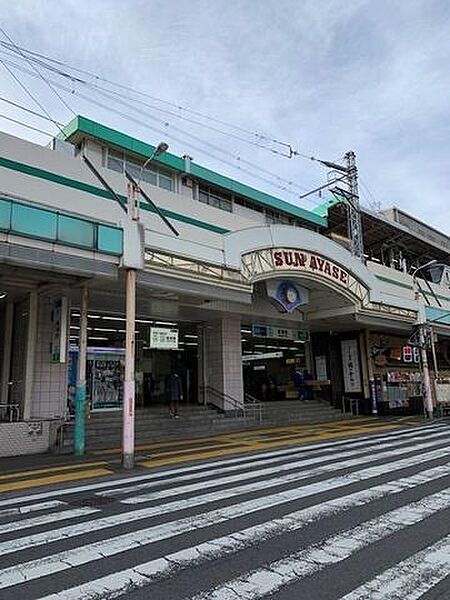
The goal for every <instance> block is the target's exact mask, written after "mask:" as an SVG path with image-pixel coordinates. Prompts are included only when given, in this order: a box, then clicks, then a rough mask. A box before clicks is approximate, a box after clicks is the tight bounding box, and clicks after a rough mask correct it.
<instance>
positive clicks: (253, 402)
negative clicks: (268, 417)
mask: <svg viewBox="0 0 450 600" xmlns="http://www.w3.org/2000/svg"><path fill="white" fill-rule="evenodd" d="M245 402H246V404H247V407H248V408H249V409H250V410H253V415H254V416H255V414H257V415H258V419H259V422H260V423H262V421H263V405H262V402H261V401H260V400H258V399H257V398H255V397H254V396H252V395H251V394H247V393H246V394H245Z"/></svg>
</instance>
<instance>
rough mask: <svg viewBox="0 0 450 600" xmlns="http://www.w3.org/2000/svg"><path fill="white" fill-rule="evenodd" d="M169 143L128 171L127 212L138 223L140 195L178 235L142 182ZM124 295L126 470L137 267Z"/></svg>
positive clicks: (130, 460)
mask: <svg viewBox="0 0 450 600" xmlns="http://www.w3.org/2000/svg"><path fill="white" fill-rule="evenodd" d="M168 148H169V146H168V144H166V143H165V142H161V143H159V144H158V146H157V147H156V148H155V150H154V151H153V153H152V154H151V155H150V156H149V157H148V158H147V160H146V161H145V162H144V163H143V165H142V167H141V170H140V172H139V179H138V181H137V182H136V181H135V180H134V179H133V177H132V176H131V175H130V174H129V173H128V171H125V175H126V177H127V179H128V181H129V183H128V188H127V191H128V203H127V214H128V218H129V219H130V220H131V221H134V222H135V223H136V224H139V210H138V205H137V202H136V194H137V193H139V194H141V195H142V196H143V197H144V198H145V200H147V202H149V203H150V204H151V205H152V206H153V207H154V208H155V210H156V212H157V213H158V215H159V216H160V217H161V218H162V219H163V220H164V222H165V223H166V224H167V225H168V226H169V227H170V228H171V230H172V231H174V232H175V234H176V235H178V232H177V231H176V229H175V228H174V227H173V226H172V225H171V223H169V222H168V220H167V219H166V217H165V216H164V215H163V213H161V211H160V210H159V208H158V207H157V206H156V205H155V203H154V202H153V201H152V200H151V199H150V198H149V197H148V196H147V194H146V193H145V192H144V191H143V190H142V189H141V186H140V183H141V179H142V174H143V171H144V169H145V167H146V166H147V165H148V164H149V163H150V162H151V161H152V160H153V159H154V158H155V157H157V156H160V155H161V154H163V153H164V152H166V151H167V150H168ZM125 294H126V296H125V297H126V315H125V316H126V323H125V381H124V397H123V413H122V418H123V429H122V465H123V467H124V468H125V469H132V468H133V467H134V422H135V345H136V334H135V328H136V269H135V268H127V269H126V272H125Z"/></svg>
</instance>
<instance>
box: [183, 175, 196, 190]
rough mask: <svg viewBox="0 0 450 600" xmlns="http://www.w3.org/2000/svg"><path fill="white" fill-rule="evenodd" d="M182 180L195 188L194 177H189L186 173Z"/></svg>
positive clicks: (184, 183)
mask: <svg viewBox="0 0 450 600" xmlns="http://www.w3.org/2000/svg"><path fill="white" fill-rule="evenodd" d="M181 182H182V184H183V185H185V186H186V187H188V188H193V187H194V180H193V179H192V177H189V176H187V175H184V176H183V177H182V179H181Z"/></svg>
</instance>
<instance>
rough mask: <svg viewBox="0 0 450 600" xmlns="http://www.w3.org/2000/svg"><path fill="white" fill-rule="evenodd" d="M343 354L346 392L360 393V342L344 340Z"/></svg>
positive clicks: (342, 345) (342, 343) (342, 344)
mask: <svg viewBox="0 0 450 600" xmlns="http://www.w3.org/2000/svg"><path fill="white" fill-rule="evenodd" d="M341 352H342V370H343V374H344V391H345V392H346V393H350V394H355V393H359V392H361V391H362V390H361V370H360V363H359V350H358V340H342V341H341Z"/></svg>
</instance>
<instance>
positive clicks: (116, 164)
mask: <svg viewBox="0 0 450 600" xmlns="http://www.w3.org/2000/svg"><path fill="white" fill-rule="evenodd" d="M123 162H124V160H123V152H119V151H118V150H113V149H112V148H108V160H107V167H108V169H112V170H113V171H117V172H118V173H123Z"/></svg>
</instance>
